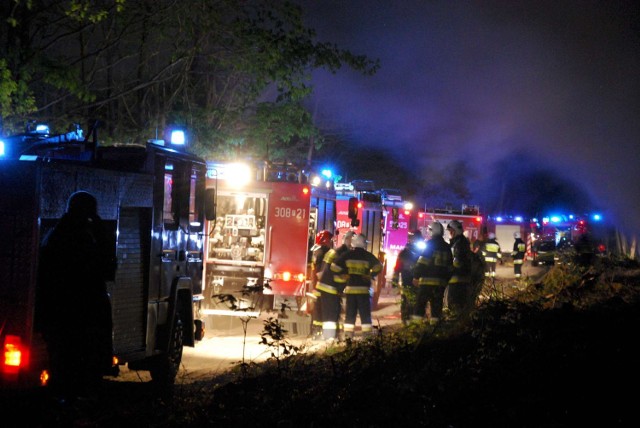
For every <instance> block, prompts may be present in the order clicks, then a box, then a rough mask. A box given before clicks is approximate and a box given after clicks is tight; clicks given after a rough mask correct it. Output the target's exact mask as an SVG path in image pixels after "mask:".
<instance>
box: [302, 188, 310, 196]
mask: <svg viewBox="0 0 640 428" xmlns="http://www.w3.org/2000/svg"><path fill="white" fill-rule="evenodd" d="M302 193H304V194H305V195H308V194H309V188H308V187H306V186H305V187H303V188H302Z"/></svg>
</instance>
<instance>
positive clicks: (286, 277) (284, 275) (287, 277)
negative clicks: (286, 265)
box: [282, 272, 291, 281]
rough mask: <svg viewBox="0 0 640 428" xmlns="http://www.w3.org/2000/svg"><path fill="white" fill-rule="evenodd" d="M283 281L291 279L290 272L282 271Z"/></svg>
mask: <svg viewBox="0 0 640 428" xmlns="http://www.w3.org/2000/svg"><path fill="white" fill-rule="evenodd" d="M282 280H283V281H291V272H282Z"/></svg>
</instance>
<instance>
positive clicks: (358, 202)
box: [336, 180, 388, 308]
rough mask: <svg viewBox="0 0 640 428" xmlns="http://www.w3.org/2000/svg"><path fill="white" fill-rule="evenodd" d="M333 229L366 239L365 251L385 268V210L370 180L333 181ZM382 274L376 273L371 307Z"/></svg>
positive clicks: (382, 278) (384, 278) (378, 293)
mask: <svg viewBox="0 0 640 428" xmlns="http://www.w3.org/2000/svg"><path fill="white" fill-rule="evenodd" d="M336 193H337V196H336V204H337V216H336V224H337V226H336V228H337V230H339V231H340V234H342V233H344V232H346V231H348V230H352V231H354V232H356V233H362V234H363V235H364V236H365V237H366V238H367V250H368V251H370V252H371V253H373V255H375V256H377V257H378V259H379V260H380V261H381V262H382V264H383V272H386V271H387V265H388V262H387V260H386V254H385V251H384V225H385V217H384V214H385V212H386V209H385V207H383V204H382V197H381V194H380V191H379V190H377V189H376V188H375V185H374V183H373V182H372V181H370V180H354V181H352V182H351V183H336ZM385 286H386V276H385V275H378V277H377V278H376V283H375V287H374V290H373V291H374V295H373V307H374V308H375V307H376V305H377V302H378V297H379V296H380V292H381V291H382V288H384V287H385Z"/></svg>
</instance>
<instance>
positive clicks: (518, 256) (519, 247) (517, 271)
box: [511, 232, 527, 279]
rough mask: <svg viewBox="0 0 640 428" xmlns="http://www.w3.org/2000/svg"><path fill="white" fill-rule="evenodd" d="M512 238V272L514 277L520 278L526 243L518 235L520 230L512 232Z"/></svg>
mask: <svg viewBox="0 0 640 428" xmlns="http://www.w3.org/2000/svg"><path fill="white" fill-rule="evenodd" d="M513 238H514V239H515V241H514V242H513V251H512V252H511V257H513V273H514V275H515V277H516V279H520V278H522V265H523V263H524V255H525V252H526V250H527V245H526V244H525V243H524V241H523V240H522V238H521V237H520V232H514V233H513Z"/></svg>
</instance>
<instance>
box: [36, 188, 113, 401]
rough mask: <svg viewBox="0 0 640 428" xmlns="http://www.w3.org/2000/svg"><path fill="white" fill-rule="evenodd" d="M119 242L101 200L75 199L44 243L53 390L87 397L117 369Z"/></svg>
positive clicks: (41, 282)
mask: <svg viewBox="0 0 640 428" xmlns="http://www.w3.org/2000/svg"><path fill="white" fill-rule="evenodd" d="M115 270H116V260H115V241H114V240H113V239H112V238H111V237H110V236H109V235H108V234H107V233H106V230H105V228H104V225H103V222H102V219H101V218H100V217H99V216H98V212H97V201H96V198H95V197H94V196H93V195H91V194H90V193H88V192H85V191H79V192H76V193H74V194H72V195H71V196H70V198H69V200H68V203H67V211H66V213H65V214H64V215H63V216H62V218H61V219H60V221H59V222H58V224H57V225H56V226H55V227H54V228H53V229H52V230H51V232H50V233H49V234H47V235H46V237H45V238H44V240H43V244H42V247H41V252H40V264H39V277H38V290H39V292H38V307H39V310H38V316H39V320H40V322H39V325H40V329H41V331H42V334H43V338H44V340H45V342H46V344H47V350H48V353H49V362H50V369H51V370H50V373H51V378H50V379H51V380H50V382H51V387H52V388H53V389H54V390H57V391H58V392H59V393H61V394H62V395H63V396H65V397H68V398H69V399H71V398H72V397H73V396H78V395H84V394H85V393H86V392H88V390H89V389H90V388H91V387H93V386H95V385H96V384H97V383H98V382H99V380H100V379H101V378H102V376H103V375H104V374H106V373H107V372H108V370H109V369H111V367H112V356H113V344H112V316H111V302H110V298H109V294H108V292H107V288H106V281H107V280H112V279H114V277H115Z"/></svg>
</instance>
